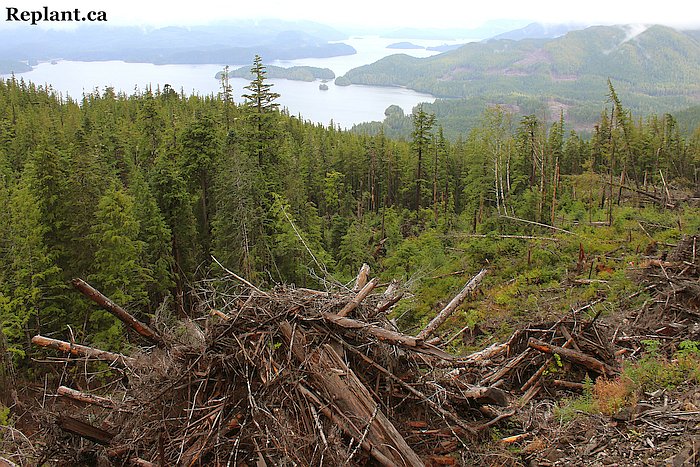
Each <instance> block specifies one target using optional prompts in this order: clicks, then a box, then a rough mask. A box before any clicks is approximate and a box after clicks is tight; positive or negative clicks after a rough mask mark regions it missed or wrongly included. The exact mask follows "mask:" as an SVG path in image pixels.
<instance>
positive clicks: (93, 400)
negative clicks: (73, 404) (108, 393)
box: [56, 386, 117, 409]
mask: <svg viewBox="0 0 700 467" xmlns="http://www.w3.org/2000/svg"><path fill="white" fill-rule="evenodd" d="M56 393H57V394H58V395H59V396H64V397H68V398H70V399H73V400H76V401H79V402H84V403H86V404H90V405H99V406H100V407H106V408H108V409H113V408H115V407H116V406H117V404H116V403H115V402H114V401H113V400H111V399H107V398H105V397H100V396H95V395H93V394H88V393H86V392H82V391H76V390H75V389H71V388H69V387H66V386H59V387H58V390H57V391H56Z"/></svg>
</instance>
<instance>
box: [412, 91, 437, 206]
mask: <svg viewBox="0 0 700 467" xmlns="http://www.w3.org/2000/svg"><path fill="white" fill-rule="evenodd" d="M412 118H413V132H412V133H411V136H412V138H413V139H412V147H413V150H414V151H415V153H416V157H417V158H418V159H417V164H416V179H415V180H416V202H415V205H414V208H415V209H416V211H418V210H419V209H420V207H421V198H422V193H421V190H422V184H423V182H424V181H425V180H423V157H424V156H425V155H426V154H427V153H428V150H429V148H430V145H431V143H432V139H433V133H432V132H433V126H434V125H435V115H434V114H430V113H428V112H426V111H425V110H423V106H422V105H419V106H418V109H417V110H416V111H415V112H414V113H413V116H412Z"/></svg>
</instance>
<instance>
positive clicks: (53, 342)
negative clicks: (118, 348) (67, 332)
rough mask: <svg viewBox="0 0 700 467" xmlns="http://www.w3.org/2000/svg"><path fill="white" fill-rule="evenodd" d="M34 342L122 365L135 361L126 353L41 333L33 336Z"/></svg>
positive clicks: (75, 354)
mask: <svg viewBox="0 0 700 467" xmlns="http://www.w3.org/2000/svg"><path fill="white" fill-rule="evenodd" d="M32 344H34V345H38V346H39V347H47V348H49V349H54V350H58V351H60V352H63V353H67V354H70V355H74V356H76V357H88V358H94V359H96V360H102V361H104V362H109V363H111V364H114V365H120V366H128V365H131V364H133V363H134V361H135V360H134V359H133V358H131V357H127V356H126V355H122V354H118V353H113V352H107V351H106V350H100V349H95V348H93V347H87V346H85V345H80V344H73V343H71V342H65V341H60V340H58V339H51V338H50V337H44V336H40V335H36V336H34V337H32Z"/></svg>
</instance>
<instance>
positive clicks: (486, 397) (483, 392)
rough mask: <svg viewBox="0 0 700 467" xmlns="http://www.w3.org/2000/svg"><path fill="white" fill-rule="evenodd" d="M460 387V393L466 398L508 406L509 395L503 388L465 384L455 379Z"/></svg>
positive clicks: (482, 402) (481, 402)
mask: <svg viewBox="0 0 700 467" xmlns="http://www.w3.org/2000/svg"><path fill="white" fill-rule="evenodd" d="M454 382H455V383H456V384H457V387H458V388H459V389H460V391H459V393H458V395H459V397H463V398H465V399H472V400H474V401H476V402H478V403H480V404H491V405H498V406H501V407H507V406H508V396H507V395H506V392H505V391H504V390H502V389H498V388H493V387H481V386H472V385H468V384H464V383H462V382H461V381H459V380H455V381H454Z"/></svg>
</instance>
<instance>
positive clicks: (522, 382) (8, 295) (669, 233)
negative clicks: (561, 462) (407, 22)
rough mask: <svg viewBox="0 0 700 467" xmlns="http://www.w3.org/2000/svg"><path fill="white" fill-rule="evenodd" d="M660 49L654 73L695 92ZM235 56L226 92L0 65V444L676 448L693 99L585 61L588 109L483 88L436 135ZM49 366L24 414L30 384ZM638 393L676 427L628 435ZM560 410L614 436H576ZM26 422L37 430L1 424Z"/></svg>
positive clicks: (142, 457) (485, 459) (442, 455)
mask: <svg viewBox="0 0 700 467" xmlns="http://www.w3.org/2000/svg"><path fill="white" fill-rule="evenodd" d="M654 31H656V32H657V33H659V34H666V31H663V30H658V29H653V30H652V32H654ZM570 40H573V39H572V38H570ZM504 44H505V43H501V42H496V43H495V45H492V46H489V47H500V48H502V47H504ZM537 44H539V43H535V42H533V43H531V44H530V45H521V46H519V47H526V48H528V47H530V50H531V51H532V52H533V53H538V52H536V51H537V50H540V49H539V47H541V46H542V44H539V45H537ZM474 47H475V49H474V50H477V49H476V46H474ZM469 50H471V49H470V48H468V49H466V50H462V51H461V52H460V53H469V52H468V51H469ZM499 50H502V49H499ZM503 55H504V56H505V55H508V52H504V54H503ZM516 55H518V54H516ZM494 56H496V55H494ZM394 60H397V59H396V58H392V59H390V60H389V62H391V61H394ZM401 60H407V59H401ZM436 60H437V59H436ZM434 63H435V64H437V63H440V62H439V61H435V62H434ZM686 63H687V62H686ZM573 65H574V64H573V62H572V66H573ZM377 66H380V65H377ZM421 66H422V65H421ZM523 66H526V65H523ZM527 66H530V65H527ZM532 66H536V67H537V66H539V65H537V64H533V65H532ZM370 69H371V68H370ZM370 69H368V70H370ZM678 69H684V70H685V72H684V73H685V74H683V75H681V77H680V78H679V80H678V81H677V82H676V83H675V84H673V85H672V84H671V83H670V82H669V84H668V86H669V88H668V89H669V91H674V92H678V93H681V92H685V93H688V94H691V93H694V92H696V91H695V88H696V86H697V82H692V81H690V76H694V75H693V73H695V71H693V70H691V69H690V65H688V66H687V67H686V68H682V67H680V68H678ZM570 71H571V72H572V73H573V72H574V71H575V70H574V69H572V70H570ZM650 72H651V73H653V72H654V71H653V70H651V71H650ZM249 73H250V74H251V76H252V77H251V81H250V84H249V85H248V86H246V87H245V89H244V90H243V92H244V95H243V97H244V99H245V102H243V103H241V104H237V103H235V102H234V101H233V98H232V96H233V90H232V89H231V86H230V84H229V82H228V79H227V78H228V75H227V74H224V75H223V76H220V81H221V90H220V92H219V93H218V94H217V95H206V96H201V95H189V96H188V95H184V94H180V93H178V92H176V91H175V90H173V89H172V88H171V87H170V86H167V85H165V86H164V87H162V88H160V87H158V88H155V89H146V90H145V91H143V92H135V93H133V94H131V95H126V94H123V93H115V92H114V90H113V89H111V88H106V89H104V91H94V92H91V93H88V94H85V95H84V96H83V98H82V99H80V100H79V101H76V100H72V99H67V100H64V99H62V98H61V97H60V96H58V95H57V94H55V93H54V92H51V91H49V90H47V89H45V88H44V87H42V86H37V85H35V84H34V83H27V82H24V81H21V80H18V79H16V78H10V79H7V80H0V204H1V205H2V206H4V209H2V210H0V323H2V325H1V327H0V337H1V340H0V351H1V352H0V355H1V356H2V359H3V364H2V367H1V370H0V387H1V388H2V391H0V396H1V397H2V399H0V428H3V429H5V430H6V431H0V434H2V436H0V455H2V456H3V457H8V458H11V459H14V460H15V461H18V458H19V457H21V456H24V457H27V458H28V459H29V460H30V461H32V462H34V461H36V462H37V463H43V462H49V461H51V462H54V461H55V462H64V463H77V462H87V463H89V462H90V461H91V459H93V460H94V459H97V458H100V459H102V458H104V459H110V461H109V462H122V460H123V461H124V462H127V461H128V462H131V463H135V464H137V465H154V464H156V463H158V462H160V463H162V464H171V465H175V464H177V463H180V462H184V461H187V463H197V462H202V463H216V462H219V461H221V462H222V463H223V462H225V461H226V459H229V458H230V457H232V456H234V455H235V456H238V457H237V459H238V461H241V462H243V461H245V462H246V463H249V464H252V463H255V462H256V461H257V460H260V462H262V463H268V464H267V465H276V464H281V463H285V462H287V463H291V462H294V463H297V464H300V465H317V464H322V463H323V460H322V459H331V460H332V462H333V463H342V461H343V460H345V461H346V463H348V464H352V465H359V464H361V463H363V462H374V461H376V462H380V463H382V462H383V463H384V464H385V465H390V464H389V461H387V460H386V459H390V460H391V459H394V458H393V457H392V458H389V456H398V457H396V458H395V460H396V462H399V461H401V460H402V459H409V460H410V462H407V465H416V466H417V465H422V464H423V463H424V462H438V461H440V462H443V465H450V464H445V463H448V462H452V463H453V464H456V463H457V462H458V461H459V462H461V463H462V464H463V465H492V463H493V461H494V456H497V457H496V458H497V459H498V461H499V462H503V463H510V464H513V465H517V464H518V463H522V462H529V461H531V460H535V459H539V460H543V459H545V458H551V457H553V456H558V457H557V458H558V459H568V461H567V463H569V464H570V465H583V464H585V463H588V462H591V461H592V460H593V459H594V456H595V455H596V453H598V452H601V451H604V452H605V453H606V456H607V457H606V458H608V459H612V458H614V459H618V460H620V462H623V463H624V462H627V460H628V459H630V458H634V459H635V460H639V461H640V462H641V459H642V458H643V459H645V462H646V461H648V460H649V459H653V462H655V463H661V462H663V461H664V460H665V459H668V458H673V456H676V457H675V459H676V460H678V459H682V458H681V457H679V456H681V454H682V452H681V450H682V449H683V447H684V443H685V442H686V441H687V434H688V432H687V431H686V430H694V431H693V433H695V432H697V428H691V427H690V425H689V426H688V427H686V428H685V429H681V430H679V431H678V430H677V428H678V426H679V425H678V424H680V423H681V421H679V418H680V419H681V420H685V418H683V417H688V416H689V415H688V414H689V413H690V414H695V413H696V410H695V409H692V410H691V408H689V406H688V405H684V404H687V403H690V402H688V400H690V399H687V398H688V397H691V396H690V395H688V394H690V393H686V392H683V391H689V389H688V388H689V387H691V388H697V385H698V384H699V383H700V373H699V372H698V370H697V369H698V367H699V364H700V350H699V347H698V341H699V340H700V335H699V334H698V331H697V326H696V324H695V323H696V322H697V316H698V313H699V312H700V311H699V310H698V296H699V295H698V292H697V280H698V277H699V274H700V254H699V253H698V249H697V243H698V242H697V240H698V232H700V205H699V203H700V127H697V126H696V127H694V128H692V129H690V131H684V130H683V129H682V128H681V126H680V125H679V124H678V120H677V118H676V117H675V116H674V115H673V114H671V113H659V114H657V113H655V112H648V113H645V114H644V115H640V114H636V113H634V112H632V111H631V110H630V109H629V108H628V107H627V104H626V102H625V101H624V100H623V99H621V98H620V96H619V94H618V92H617V81H615V80H612V79H605V80H604V81H603V82H602V83H598V82H595V83H592V84H595V86H594V87H595V88H596V89H598V88H601V89H603V92H602V93H601V95H599V96H596V97H595V100H594V102H592V103H588V104H587V105H588V106H589V107H595V108H596V109H597V117H596V119H595V124H594V126H593V129H592V130H591V131H590V133H589V134H582V133H580V132H578V131H577V129H576V127H575V126H573V125H572V124H571V123H570V121H569V120H568V119H567V117H566V116H565V114H564V112H559V113H558V114H557V118H554V119H553V121H551V120H549V119H546V118H542V117H541V116H539V115H537V114H534V113H533V114H522V113H519V112H517V111H515V110H514V108H512V107H507V106H501V105H484V106H483V107H482V109H481V113H480V116H479V118H478V120H477V121H476V123H475V124H474V125H473V126H472V127H471V129H469V130H468V131H465V132H464V134H463V135H460V136H457V137H454V138H452V137H448V136H447V135H446V133H445V131H444V128H443V126H444V123H445V122H444V121H443V120H442V119H441V118H440V117H439V115H436V113H433V112H432V111H430V110H429V109H430V108H431V107H428V106H421V107H417V108H415V109H413V111H412V113H411V114H410V115H409V116H406V115H403V112H402V111H401V110H400V109H399V108H396V107H391V108H389V109H387V119H390V118H394V119H406V118H407V119H408V121H409V122H410V128H409V131H408V136H407V137H404V138H390V137H388V136H387V135H386V134H385V133H384V132H383V130H382V129H381V128H380V129H379V131H378V132H377V133H376V134H367V133H362V132H360V131H341V130H339V129H337V128H334V127H333V125H329V126H323V125H318V124H312V123H310V122H306V121H304V120H303V119H301V118H295V117H293V116H291V115H289V114H288V113H287V112H285V111H283V110H280V108H279V105H278V104H277V103H276V100H277V99H278V97H279V94H277V93H276V92H275V91H274V87H273V86H271V85H270V84H269V83H267V82H266V79H267V78H268V75H267V69H266V67H265V66H264V65H263V63H262V61H261V59H260V57H259V56H256V58H255V60H254V62H253V67H252V69H250V70H249ZM368 73H369V72H368ZM348 76H351V77H355V78H356V79H360V78H359V77H360V76H366V77H367V76H370V74H366V75H365V74H360V71H356V72H353V73H349V74H348ZM371 76H374V75H371ZM362 79H365V78H362ZM587 79H591V80H592V79H593V78H587ZM526 81H527V79H526ZM452 84H454V83H446V85H447V86H449V85H452ZM586 95H587V94H586ZM582 98H585V95H584V96H582ZM438 105H439V104H438ZM575 105H576V102H572V103H571V108H569V109H568V113H567V115H568V114H575V108H574V107H575ZM364 265H366V266H364ZM367 268H369V271H371V273H368V272H367V270H368V269H367ZM358 271H360V272H359V273H358ZM363 271H364V272H363ZM370 277H371V279H370ZM78 279H81V280H78ZM394 280H396V282H393V281H394ZM83 282H87V283H89V285H90V286H91V287H94V288H96V289H97V290H99V292H101V294H104V296H105V297H108V298H109V300H107V299H104V300H103V299H101V298H100V297H101V295H100V294H97V293H94V292H90V290H91V289H89V288H88V287H87V286H86V285H85V284H84V283H83ZM73 287H77V288H79V290H81V291H82V292H83V293H84V294H86V295H88V296H89V297H91V299H90V300H88V299H86V298H84V297H83V296H82V295H81V294H80V293H77V292H76V291H74V290H73ZM372 290H375V292H376V291H377V290H379V291H380V292H379V293H378V294H376V293H375V295H371V292H372ZM86 291H87V292H86ZM401 297H404V299H403V300H400V299H401ZM100 300H101V302H100ZM105 300H106V301H105ZM399 300H400V301H399ZM95 302H98V303H101V305H100V306H98V305H96V304H95ZM114 304H117V305H119V306H121V307H124V308H125V309H126V310H128V313H127V314H129V313H130V315H129V317H130V319H129V318H124V315H123V314H122V315H121V316H122V318H120V319H117V318H116V317H115V308H118V307H115V306H114ZM117 311H119V310H117ZM438 311H439V313H438ZM119 313H121V311H119ZM438 318H441V319H442V321H440V319H438ZM52 338H53V339H56V340H59V341H58V343H57V342H56V341H51V339H52ZM545 341H546V342H545ZM33 343H34V345H33ZM78 344H80V345H81V346H78ZM42 346H43V347H48V348H47V349H45V348H43V347H42ZM86 346H87V350H86V348H85V347H86ZM51 349H53V350H51ZM55 351H59V352H62V353H61V355H64V354H68V355H73V356H71V357H70V358H68V357H66V358H62V359H58V360H57V359H55V357H53V359H50V358H47V356H46V355H47V353H48V352H55ZM81 352H82V353H81ZM51 355H55V353H52V354H51ZM81 355H82V356H81ZM85 355H88V356H90V361H88V360H87V357H85ZM341 355H342V357H341ZM98 360H99V361H98ZM353 367H354V368H358V369H357V370H355V371H353V370H352V369H351V368H353ZM387 368H389V369H391V370H389V369H387ZM407 381H409V382H407ZM59 384H61V385H64V386H61V387H60V388H59V390H58V391H59V393H60V394H61V395H62V398H65V399H68V398H73V399H70V400H72V401H73V402H71V403H75V404H76V405H75V406H70V407H71V408H70V409H66V407H68V406H67V405H61V404H62V402H61V401H62V400H64V399H62V398H58V397H54V396H55V394H54V393H53V391H54V389H53V388H54V387H56V386H58V385H59ZM68 386H72V387H73V388H71V387H68ZM5 388H17V389H16V390H15V392H13V393H12V394H10V393H9V392H8V391H7V390H6V389H5ZM75 388H78V389H79V390H78V389H75ZM695 390H696V389H695ZM655 391H660V392H655ZM90 393H95V394H101V396H99V397H97V398H95V397H92V398H91V397H90V396H91V395H92V394H90ZM435 393H439V394H440V397H439V398H438V397H432V396H430V397H428V396H426V394H435ZM45 394H50V395H51V400H52V401H54V399H55V401H54V402H51V404H49V403H47V404H46V409H44V406H41V407H42V409H41V410H42V411H43V410H47V411H49V412H47V414H46V415H44V412H42V411H40V410H39V409H38V408H31V409H27V407H28V406H32V407H34V406H33V405H32V404H34V402H31V401H34V400H36V399H38V400H42V398H43V400H46V399H47V396H46V395H45ZM328 394H331V395H332V397H331V396H329V395H328ZM695 394H697V393H695ZM13 395H14V396H13ZM13 397H15V399H17V400H20V401H21V404H18V403H16V402H13V400H12V398H13ZM640 397H646V398H647V399H648V400H649V401H648V403H645V404H647V405H650V404H657V405H658V406H659V407H665V408H666V409H664V410H651V409H649V408H640V406H639V405H638V404H637V401H638V400H639V398H640ZM358 401H361V402H362V404H360V402H358ZM78 402H79V403H78ZM54 403H55V404H59V405H57V406H55V405H53V404H54ZM343 404H346V405H343ZM352 404H355V405H352ZM358 404H359V405H358ZM363 404H364V405H363ZM35 405H36V404H35ZM358 406H359V407H361V409H362V410H363V412H362V414H363V419H362V420H363V422H362V423H363V424H362V425H358V426H355V425H354V422H352V421H351V420H352V417H355V416H356V412H354V411H353V410H357V409H356V407H358ZM650 406H651V405H650ZM10 407H12V408H11V409H10ZM83 407H87V408H83ZM645 407H646V406H645ZM669 407H670V409H669ZM623 409H624V410H626V411H627V412H623ZM52 410H60V411H61V413H60V414H59V415H60V416H58V415H57V416H54V415H50V416H49V415H48V414H49V413H53V412H50V411H52ZM541 410H546V412H541ZM635 410H645V411H646V415H645V416H646V417H649V419H650V420H654V421H653V422H652V423H653V424H654V425H659V426H661V425H660V424H664V426H669V427H672V428H673V430H675V431H672V430H670V429H669V430H665V431H664V434H663V440H664V441H663V442H664V443H667V444H665V446H671V447H669V448H668V449H666V450H662V449H656V448H655V447H649V446H648V444H649V443H646V441H644V439H647V438H649V439H651V438H650V437H652V436H657V435H658V432H657V431H654V430H656V428H654V427H651V428H649V426H648V424H646V423H643V422H642V421H641V420H637V419H635V418H634V417H633V416H632V415H629V414H630V413H637V412H635ZM669 410H673V412H672V414H673V417H672V418H671V419H669V418H668V417H667V415H668V413H669ZM87 412H89V413H90V416H89V417H88V416H87V415H85V414H86V413H87ZM35 414H42V415H41V417H40V416H39V415H36V417H35V418H31V417H32V416H34V415H35ZM625 414H627V415H625ZM79 415H80V416H81V417H82V416H83V415H85V416H84V417H83V418H81V419H80V420H78V419H77V418H75V417H78V416H79ZM693 416H694V415H693ZM71 417H73V418H71ZM343 417H345V418H343ZM533 417H538V418H537V420H538V421H537V424H538V426H534V425H533V422H532V419H533ZM611 417H617V418H611ZM624 417H627V418H624ZM30 418H31V423H30V422H29V420H30ZM103 420H109V421H111V422H109V423H104V424H101V423H102V422H103ZM115 420H119V422H118V423H117V422H114V421H115ZM611 420H618V421H616V422H614V423H615V425H614V426H615V427H616V428H615V430H612V428H611V425H610V424H611V423H613V422H612V421H611ZM623 421H625V423H628V424H629V425H624V424H623ZM304 423H308V426H307V428H308V429H305V428H304ZM582 423H588V424H589V425H588V426H590V427H591V428H590V429H591V430H594V431H596V430H597V431H596V432H597V433H598V432H600V433H607V435H606V439H607V438H610V439H614V440H616V441H615V442H611V443H607V442H602V441H601V443H602V444H600V446H601V447H600V448H598V447H596V448H595V449H596V450H597V451H596V452H595V453H594V452H592V451H587V450H585V449H583V447H585V446H586V445H587V444H586V443H589V440H588V438H586V440H583V441H580V440H579V439H578V438H577V437H580V436H581V432H582V430H581V426H582V425H581V424H582ZM694 423H695V422H693V425H694ZM98 425H99V426H98ZM27 426H29V427H31V429H32V433H35V434H37V433H38V435H32V434H30V435H28V436H25V437H22V438H20V437H17V438H16V439H21V441H17V442H15V441H12V442H10V441H7V440H8V439H13V440H14V439H15V438H9V437H6V436H5V435H4V433H6V432H8V431H12V432H13V433H16V432H17V433H19V432H20V430H21V429H24V428H26V427H27ZM290 426H292V427H294V429H290V428H289V427H290ZM684 426H685V425H684ZM5 427H9V428H5ZM15 427H17V428H15ZM100 427H102V428H100ZM387 427H389V428H391V430H389V428H387ZM381 430H384V431H381ZM387 430H389V431H387ZM605 430H610V431H609V432H607V431H605ZM630 430H635V431H634V432H635V433H638V432H641V433H643V435H642V436H637V435H634V436H633V434H631V433H632V432H631V431H630ZM387 432H388V433H389V434H380V433H387ZM564 434H565V435H566V436H565V437H564ZM39 435H41V437H40V442H36V444H34V441H35V439H34V438H35V437H36V436H39ZM654 439H656V440H657V442H659V441H658V440H659V439H660V438H654ZM266 440H267V441H269V444H268V445H265V444H261V443H265V442H267V441H266ZM368 440H369V441H368ZM387 440H388V441H387ZM572 440H573V441H572ZM640 440H641V441H640ZM573 442H576V443H579V442H580V446H579V447H581V449H578V448H577V449H572V448H571V444H572V443H573ZM637 442H638V444H636V443H637ZM119 443H124V444H119ZM387 443H388V444H390V446H391V447H392V449H388V448H387V447H386V446H385V444H387ZM261 445H262V446H265V448H264V449H260V446H261ZM291 446H293V447H294V448H293V449H292V448H291ZM323 446H330V447H328V448H326V450H324V448H323ZM597 446H598V445H597ZM397 452H398V454H397ZM321 453H322V454H321ZM323 456H326V457H323ZM355 456H356V457H355ZM547 456H549V457H547ZM263 459H266V460H263ZM234 463H235V462H234Z"/></svg>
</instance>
